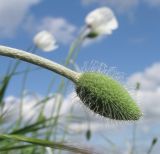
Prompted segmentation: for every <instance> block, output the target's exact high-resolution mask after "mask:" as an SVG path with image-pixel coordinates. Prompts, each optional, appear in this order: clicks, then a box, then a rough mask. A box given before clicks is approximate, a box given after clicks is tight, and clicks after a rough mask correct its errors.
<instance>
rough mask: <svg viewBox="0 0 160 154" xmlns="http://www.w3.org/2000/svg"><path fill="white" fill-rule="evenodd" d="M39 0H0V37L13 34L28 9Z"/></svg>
mask: <svg viewBox="0 0 160 154" xmlns="http://www.w3.org/2000/svg"><path fill="white" fill-rule="evenodd" d="M40 1H41V0H0V37H10V36H13V35H14V34H15V32H16V30H17V28H18V26H19V25H20V24H21V23H22V21H23V20H24V18H25V17H26V15H27V13H28V11H29V9H30V8H31V7H32V6H33V5H35V4H38V3H39V2H40Z"/></svg>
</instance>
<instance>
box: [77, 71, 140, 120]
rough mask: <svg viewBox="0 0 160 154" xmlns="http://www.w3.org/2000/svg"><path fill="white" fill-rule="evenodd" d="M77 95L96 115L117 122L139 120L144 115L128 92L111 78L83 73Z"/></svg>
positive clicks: (78, 84) (92, 73)
mask: <svg viewBox="0 0 160 154" xmlns="http://www.w3.org/2000/svg"><path fill="white" fill-rule="evenodd" d="M76 92H77V95H78V96H79V97H80V99H81V100H82V102H83V103H84V104H85V105H86V106H87V107H88V108H90V109H91V110H92V111H94V112H95V113H97V114H99V115H101V116H104V117H108V118H111V119H115V120H138V119H139V118H140V117H141V115H142V113H141V111H140V109H139V108H138V106H137V105H136V103H135V102H134V100H133V99H132V98H131V96H130V95H129V93H128V92H127V90H126V89H125V88H124V87H123V86H122V85H121V84H120V83H118V82H117V81H115V80H113V79H112V78H111V77H109V76H106V75H103V74H101V73H96V72H86V73H83V74H82V76H81V77H80V79H79V81H78V82H77V85H76Z"/></svg>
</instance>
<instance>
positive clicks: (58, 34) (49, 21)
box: [25, 17, 77, 44]
mask: <svg viewBox="0 0 160 154" xmlns="http://www.w3.org/2000/svg"><path fill="white" fill-rule="evenodd" d="M33 27H34V28H33ZM25 28H26V29H27V30H28V31H30V32H32V33H33V32H34V33H35V32H39V31H42V30H47V31H49V32H50V33H52V34H53V35H54V37H55V38H56V40H57V42H60V43H62V44H67V43H70V42H71V41H73V39H74V38H75V36H76V33H77V27H76V26H75V25H73V24H72V23H70V22H68V21H67V20H66V19H65V18H62V17H44V18H43V19H42V20H41V21H37V20H36V19H35V18H34V17H30V18H29V19H28V22H27V23H26V27H25Z"/></svg>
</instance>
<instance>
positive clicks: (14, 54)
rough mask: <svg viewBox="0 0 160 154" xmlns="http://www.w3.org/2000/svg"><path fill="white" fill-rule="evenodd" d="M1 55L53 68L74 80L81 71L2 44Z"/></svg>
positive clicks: (52, 69) (54, 70) (49, 68)
mask: <svg viewBox="0 0 160 154" xmlns="http://www.w3.org/2000/svg"><path fill="white" fill-rule="evenodd" d="M0 55H3V56H7V57H11V58H15V59H20V60H23V61H26V62H29V63H32V64H35V65H38V66H41V67H43V68H46V69H48V70H51V71H53V72H55V73H58V74H60V75H62V76H64V77H66V78H68V79H70V80H72V81H73V82H77V80H78V79H79V76H80V73H77V72H75V71H72V70H70V69H68V68H66V67H64V66H62V65H60V64H57V63H55V62H53V61H51V60H48V59H46V58H42V57H40V56H37V55H35V54H31V53H28V52H26V51H23V50H18V49H14V48H10V47H5V46H0Z"/></svg>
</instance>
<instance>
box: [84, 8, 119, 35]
mask: <svg viewBox="0 0 160 154" xmlns="http://www.w3.org/2000/svg"><path fill="white" fill-rule="evenodd" d="M85 22H86V25H87V27H89V28H90V31H91V33H96V34H98V35H103V34H111V33H112V31H113V30H115V29H117V28H118V22H117V19H116V18H115V16H114V14H113V12H112V10H111V9H110V8H108V7H101V8H98V9H95V10H93V11H92V12H90V13H89V14H88V15H87V17H86V20H85Z"/></svg>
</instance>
